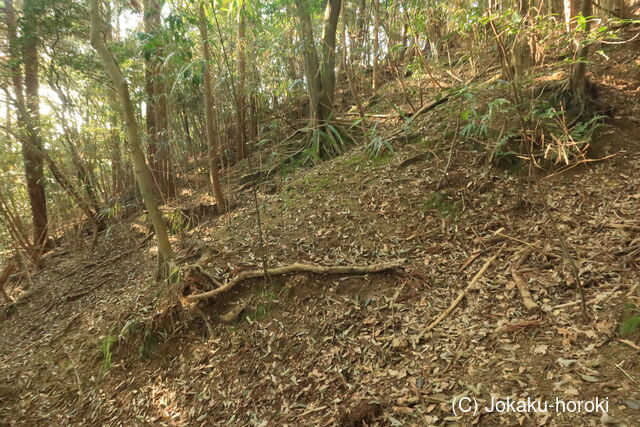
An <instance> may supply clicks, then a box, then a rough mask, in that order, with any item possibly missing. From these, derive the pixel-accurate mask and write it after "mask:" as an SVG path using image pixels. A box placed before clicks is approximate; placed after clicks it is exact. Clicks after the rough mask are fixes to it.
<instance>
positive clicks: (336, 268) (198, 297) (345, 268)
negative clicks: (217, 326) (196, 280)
mask: <svg viewBox="0 0 640 427" xmlns="http://www.w3.org/2000/svg"><path fill="white" fill-rule="evenodd" d="M404 262H405V260H404V259H400V260H397V261H391V262H383V263H380V264H373V265H362V266H361V265H330V266H324V265H314V264H299V263H296V264H290V265H285V266H283V267H276V268H269V269H267V270H266V272H265V269H263V268H261V269H260V270H248V271H243V272H241V273H239V274H238V275H237V276H235V277H234V278H233V279H231V280H230V281H228V282H227V283H225V284H224V285H222V286H220V287H219V288H217V289H214V290H212V291H208V292H203V293H200V294H195V295H189V296H187V297H186V299H187V301H190V302H195V301H202V300H204V299H208V298H213V297H216V296H218V295H220V294H223V293H225V292H227V291H229V290H230V289H232V288H233V287H235V286H236V285H238V284H239V283H240V282H242V281H243V280H247V279H254V278H256V277H264V276H265V273H266V274H267V275H269V276H281V275H283V274H289V273H293V272H298V271H300V272H305V273H316V274H361V273H379V272H381V271H385V270H393V269H395V268H399V267H401V266H402V264H404Z"/></svg>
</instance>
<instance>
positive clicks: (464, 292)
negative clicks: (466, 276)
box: [420, 248, 502, 335]
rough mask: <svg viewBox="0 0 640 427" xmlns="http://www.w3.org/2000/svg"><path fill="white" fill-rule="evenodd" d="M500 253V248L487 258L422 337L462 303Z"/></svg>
mask: <svg viewBox="0 0 640 427" xmlns="http://www.w3.org/2000/svg"><path fill="white" fill-rule="evenodd" d="M501 252H502V248H500V250H499V251H498V253H497V254H495V255H494V256H492V257H491V258H489V259H488V260H487V261H486V262H485V263H484V265H483V266H482V268H481V269H480V271H478V273H477V274H476V275H475V276H473V279H471V281H470V282H469V284H468V285H467V287H466V288H464V289H463V290H461V291H460V293H459V294H458V296H457V297H456V299H454V300H453V302H452V303H451V305H450V306H449V308H447V309H446V310H445V311H443V312H442V314H441V315H440V316H438V318H437V319H436V320H434V321H433V322H431V324H430V325H429V326H427V328H426V329H425V330H424V331H423V333H422V334H420V335H423V334H425V333H427V332H429V331H431V330H432V329H433V328H435V327H436V326H438V324H439V323H440V322H442V321H443V320H444V319H445V317H447V316H448V315H449V314H450V313H451V312H452V311H453V310H455V309H456V307H457V306H458V304H460V301H462V300H463V299H464V297H465V296H466V295H467V292H469V291H470V290H472V289H475V285H476V282H477V281H478V280H480V278H481V277H482V275H483V274H484V273H485V272H486V271H487V269H488V268H489V266H490V265H491V263H492V262H493V261H495V260H496V258H498V255H500V253H501Z"/></svg>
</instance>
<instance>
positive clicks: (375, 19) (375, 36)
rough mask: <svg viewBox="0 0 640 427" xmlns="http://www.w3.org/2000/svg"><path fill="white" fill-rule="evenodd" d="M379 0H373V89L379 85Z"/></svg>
mask: <svg viewBox="0 0 640 427" xmlns="http://www.w3.org/2000/svg"><path fill="white" fill-rule="evenodd" d="M379 57H380V0H373V82H372V84H371V86H372V89H373V90H374V91H375V90H376V89H378V86H379V85H380V58H379Z"/></svg>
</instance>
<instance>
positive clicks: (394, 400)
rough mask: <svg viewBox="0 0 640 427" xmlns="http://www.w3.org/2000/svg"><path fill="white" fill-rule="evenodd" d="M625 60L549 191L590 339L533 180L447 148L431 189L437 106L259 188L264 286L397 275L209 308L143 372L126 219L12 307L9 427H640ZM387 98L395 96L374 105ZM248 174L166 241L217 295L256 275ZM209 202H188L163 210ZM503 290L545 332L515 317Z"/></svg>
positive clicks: (159, 347) (143, 237)
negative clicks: (230, 198)
mask: <svg viewBox="0 0 640 427" xmlns="http://www.w3.org/2000/svg"><path fill="white" fill-rule="evenodd" d="M638 47H639V45H638V43H633V44H632V47H629V48H627V49H625V50H621V51H620V52H619V54H618V57H616V58H614V60H612V61H610V62H604V61H599V62H596V64H595V65H594V66H593V70H594V71H593V75H592V78H593V79H594V80H595V81H597V82H598V83H599V86H600V97H601V100H603V101H604V102H606V103H608V104H609V105H613V106H614V107H615V110H614V113H613V116H612V117H611V118H610V119H608V120H607V123H606V126H605V128H604V129H603V130H602V131H601V132H599V134H598V136H597V138H596V139H595V140H594V141H593V143H594V147H595V148H596V149H595V150H594V151H595V152H597V154H598V155H597V156H598V157H605V156H611V157H608V158H607V159H606V160H603V161H597V162H592V163H587V164H583V165H581V166H578V167H576V168H573V169H572V170H570V171H568V172H565V173H562V174H555V175H553V176H549V177H544V179H542V182H543V185H544V187H545V188H546V191H547V195H546V197H547V200H548V202H549V205H550V208H551V211H552V213H553V215H554V216H555V218H556V219H557V221H558V223H559V224H558V225H559V228H560V233H562V234H563V236H564V238H565V239H566V240H567V242H568V244H569V246H570V248H571V250H572V251H573V255H574V258H575V260H576V263H577V265H578V268H579V272H580V277H581V280H582V282H583V283H584V286H585V293H586V299H587V301H588V309H589V312H590V315H591V318H590V320H588V321H585V320H584V319H583V318H582V316H581V310H580V305H579V303H578V301H579V299H578V295H577V291H576V286H575V283H574V280H573V279H572V275H571V271H570V269H569V267H568V266H567V265H566V263H565V261H564V258H563V255H562V250H561V247H560V245H559V239H558V235H557V234H556V233H555V231H554V229H553V227H552V225H551V223H550V221H549V218H548V217H547V214H546V213H545V209H544V206H543V204H542V203H541V199H540V196H539V195H538V194H537V192H536V191H535V187H532V186H529V185H528V183H529V180H528V177H527V174H526V172H525V173H515V172H510V171H508V170H504V169H498V168H495V167H489V166H487V164H486V156H485V155H484V154H483V153H481V152H479V151H477V150H475V149H473V147H470V146H468V144H460V145H459V147H457V148H456V150H455V152H454V156H453V158H452V162H451V165H450V167H449V168H448V172H447V174H446V175H443V171H444V170H445V167H446V164H447V153H448V151H449V147H450V144H451V137H452V134H454V133H455V131H454V128H455V126H456V123H455V120H451V118H450V117H451V114H452V113H451V110H452V109H454V108H455V107H454V106H447V105H446V104H445V105H443V106H442V108H437V109H434V110H433V111H430V112H428V113H426V114H424V116H423V117H422V118H421V119H420V121H417V120H416V124H415V126H416V127H415V130H416V131H417V135H418V137H417V138H412V139H411V140H410V141H406V142H396V143H395V145H394V149H395V152H394V153H393V154H388V155H386V156H382V157H380V158H376V159H373V160H370V159H369V156H368V154H367V153H366V152H365V151H364V150H363V148H362V147H355V148H354V149H352V150H351V151H349V152H348V153H347V154H345V155H343V156H340V157H338V158H335V159H333V160H331V161H327V162H324V163H322V164H320V165H319V166H316V167H314V168H309V169H298V170H297V171H295V172H294V173H292V174H289V175H286V176H279V177H277V180H276V181H277V182H275V183H273V182H267V183H263V184H262V185H261V186H260V187H259V188H258V190H259V191H258V194H257V196H258V199H259V202H260V205H261V219H262V226H263V229H264V232H265V240H266V244H267V248H268V249H267V254H268V255H267V257H268V263H269V265H271V266H275V265H283V264H289V263H294V262H312V263H319V264H361V265H362V264H372V263H376V262H385V261H391V260H395V259H398V258H403V259H406V260H407V264H406V266H405V268H404V269H403V270H400V271H390V272H386V273H381V274H369V275H345V276H331V275H311V274H294V275H290V276H282V277H274V278H273V279H272V281H271V282H270V283H269V282H267V281H264V280H261V279H252V280H248V281H246V282H243V283H242V284H241V285H239V286H238V287H237V288H234V289H233V290H232V291H230V292H229V293H227V294H224V295H223V296H222V297H221V298H218V299H217V300H215V301H212V302H211V303H209V304H208V305H207V304H205V305H203V308H202V310H203V311H202V313H201V316H194V317H193V318H187V319H178V320H175V327H174V328H173V329H172V330H171V331H170V332H169V333H166V334H164V335H162V336H160V337H156V340H155V341H154V339H153V337H154V335H150V336H149V337H150V338H148V339H147V342H146V346H145V349H147V351H145V352H140V350H139V343H137V344H136V343H133V342H132V343H130V342H128V340H127V334H126V330H128V329H130V327H132V325H134V322H133V321H134V320H138V321H144V320H147V319H150V318H153V317H154V316H157V315H158V313H157V312H156V310H157V308H156V307H157V306H156V304H155V303H156V301H157V298H158V294H159V286H160V285H158V284H156V283H154V281H153V271H154V253H153V240H152V239H150V238H148V236H147V234H146V233H147V231H146V227H145V226H144V218H141V217H134V218H129V219H128V220H125V221H122V222H120V223H118V224H116V225H114V226H112V227H110V228H109V229H108V230H107V231H106V232H105V233H103V234H102V236H101V237H100V240H99V244H98V246H97V248H96V249H95V250H91V249H90V248H89V240H90V238H88V239H87V241H85V242H84V243H82V245H80V246H78V247H73V246H69V245H67V246H62V247H60V248H57V249H56V250H54V251H52V252H51V253H49V254H48V255H47V258H46V265H47V267H46V268H44V269H43V270H41V271H39V272H37V273H35V274H33V276H31V277H30V278H29V279H28V280H23V281H22V282H21V283H19V284H17V285H16V287H15V288H13V289H10V292H11V293H12V294H13V295H14V296H15V297H16V299H17V302H16V303H14V304H13V305H12V306H4V307H3V308H2V311H0V315H1V316H2V317H1V318H0V322H1V323H0V364H1V365H2V372H1V373H0V384H1V388H0V420H3V421H4V422H5V423H9V425H47V424H49V425H51V424H53V425H61V424H74V425H143V424H144V425H150V424H152V425H263V426H266V425H344V426H349V425H363V424H368V425H476V424H477V425H487V426H493V425H515V424H522V425H600V424H611V425H613V424H617V425H628V426H634V425H638V420H639V419H640V386H639V384H638V382H639V381H640V358H638V355H639V353H640V346H638V344H637V343H638V338H639V337H638V336H637V335H635V336H632V337H628V338H626V339H623V338H622V337H620V336H619V335H618V328H619V325H620V322H621V319H622V318H623V316H624V314H625V304H626V303H627V302H629V301H631V299H632V298H637V296H638V292H640V291H639V289H638V284H640V270H639V266H640V251H639V250H638V248H639V247H640V220H639V216H638V209H639V208H640V206H639V205H640V140H639V138H638V135H640V119H639V118H640V75H639V72H638V70H639V67H640V56H639V55H638V52H640V49H639V48H638ZM614 64H615V65H614ZM398 92H399V90H398V87H397V86H395V83H389V87H388V88H387V89H386V92H385V89H383V95H382V96H383V97H384V96H385V95H384V93H387V94H388V96H397V93H398ZM394 93H395V94H396V95H393V94H394ZM240 174H241V173H240V171H235V172H234V171H232V175H231V179H230V181H229V184H228V187H227V189H228V191H229V193H230V194H235V195H236V199H237V204H236V206H235V208H234V209H233V210H232V211H231V212H229V213H227V214H225V215H221V216H215V217H210V218H206V219H205V220H203V221H201V222H199V223H198V224H195V225H194V226H192V227H189V228H188V229H187V227H186V226H185V227H184V229H181V230H179V232H176V233H174V234H173V236H172V239H173V242H174V245H175V246H176V248H177V249H178V253H179V255H180V257H182V259H191V260H193V259H195V258H197V257H198V255H199V253H198V252H197V251H196V250H195V249H194V248H198V250H200V249H202V248H203V247H208V248H210V250H211V252H212V254H213V256H212V257H211V259H210V261H209V263H210V264H209V265H208V266H207V267H208V268H210V269H211V271H214V272H216V273H217V274H219V275H224V274H235V273H237V272H238V271H239V270H241V269H242V268H243V266H251V267H254V268H256V267H258V268H259V267H260V264H261V251H260V248H259V245H258V235H257V231H256V225H255V211H254V209H253V201H252V194H251V190H250V189H246V188H245V189H243V190H240V189H239V188H241V186H240V184H239V178H240ZM541 178H543V177H542V176H541ZM202 198H204V196H202V195H201V193H199V192H195V194H193V195H191V196H189V197H185V198H184V199H183V200H182V201H181V202H176V204H175V205H176V206H178V207H183V206H187V205H188V204H198V203H200V201H201V199H202ZM174 207H175V206H174ZM494 256H495V257H496V258H495V260H494V261H493V262H492V263H491V264H490V265H489V268H488V270H487V271H486V272H485V273H484V274H483V275H482V277H480V279H479V280H478V282H477V284H476V286H475V287H474V288H473V289H472V290H470V291H469V292H468V294H467V296H466V298H464V300H463V301H462V302H461V303H460V304H459V306H458V307H457V308H456V309H455V310H454V311H453V312H452V313H451V314H449V315H448V316H447V317H445V318H444V319H443V320H442V322H441V323H440V324H439V325H437V326H436V327H435V328H433V329H432V330H430V331H428V330H427V327H428V325H429V324H430V323H431V322H432V321H433V320H434V319H436V318H437V317H438V316H439V315H440V314H441V313H442V312H443V311H444V310H445V309H447V307H448V306H449V305H450V304H451V303H452V301H453V300H454V299H455V298H456V296H457V295H458V293H459V292H460V291H461V290H462V289H464V288H465V287H466V286H467V285H468V283H469V281H470V280H471V278H472V277H473V276H474V275H476V273H478V272H479V271H480V269H481V267H482V266H483V264H485V263H486V262H487V261H488V260H490V258H491V257H494ZM514 271H515V272H516V275H518V276H520V277H521V278H522V280H523V282H524V283H525V286H526V287H528V288H529V290H530V291H531V294H532V298H533V300H535V302H536V303H537V304H538V306H539V307H540V310H538V311H536V312H529V311H527V309H526V308H525V307H524V305H523V300H522V297H521V295H520V293H519V290H518V287H517V286H516V284H515V283H514V279H513V275H512V274H513V272H514ZM238 304H242V305H243V306H244V307H246V308H245V310H244V313H243V314H241V315H240V316H239V318H238V319H237V320H234V321H232V322H228V321H223V320H222V319H220V316H221V315H223V314H225V313H228V312H229V310H230V309H233V307H237V305H238ZM203 319H207V320H206V322H205V320H203ZM118 335H122V338H121V339H120V340H119V342H115V341H116V339H117V338H116V337H118ZM139 352H140V353H144V354H139ZM110 358H111V360H110V361H109V360H108V359H110ZM109 362H110V363H109ZM465 396H469V397H473V398H476V399H477V401H478V403H479V405H480V410H479V412H478V413H477V414H475V415H474V414H462V413H459V412H454V408H453V407H452V401H453V400H454V399H455V398H460V397H465ZM492 398H493V399H497V398H500V399H506V398H512V399H514V400H515V399H526V398H531V399H540V400H541V401H543V402H544V401H547V402H548V403H549V404H555V402H556V398H558V399H562V400H563V401H565V402H568V401H578V400H582V401H588V400H594V399H595V398H599V399H600V400H605V401H606V402H607V403H608V414H606V415H604V414H602V413H601V412H596V413H584V412H582V413H563V412H562V408H549V411H548V412H546V413H516V414H514V413H499V412H495V411H493V412H490V411H484V410H483V409H482V408H483V407H484V406H485V405H489V404H490V403H491V400H492Z"/></svg>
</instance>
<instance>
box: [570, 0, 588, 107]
mask: <svg viewBox="0 0 640 427" xmlns="http://www.w3.org/2000/svg"><path fill="white" fill-rule="evenodd" d="M580 12H581V13H582V16H584V17H585V18H587V17H589V16H591V12H592V7H591V0H582V7H581V10H580ZM590 27H591V23H590V21H589V20H588V19H587V20H586V21H585V24H584V28H583V29H582V31H583V34H584V36H583V37H582V40H580V42H579V45H578V49H577V51H576V55H575V62H574V63H573V68H572V70H571V77H570V79H569V83H570V85H571V93H572V95H573V101H574V103H575V105H576V107H577V108H578V109H579V114H582V113H583V112H584V110H585V108H586V106H587V104H588V102H589V101H590V100H591V94H590V93H589V92H590V91H589V80H588V79H587V57H588V56H589V43H588V41H587V40H586V36H587V34H588V33H589V29H590Z"/></svg>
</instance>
